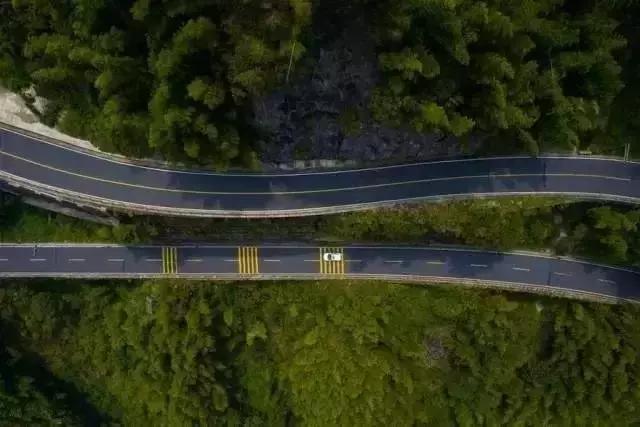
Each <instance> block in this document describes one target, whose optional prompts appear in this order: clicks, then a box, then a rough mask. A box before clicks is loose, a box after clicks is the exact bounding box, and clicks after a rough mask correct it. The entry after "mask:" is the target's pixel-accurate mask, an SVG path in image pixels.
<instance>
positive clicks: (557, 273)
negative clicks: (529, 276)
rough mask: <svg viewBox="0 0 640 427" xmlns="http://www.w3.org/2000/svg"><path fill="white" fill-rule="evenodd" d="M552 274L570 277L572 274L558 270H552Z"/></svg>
mask: <svg viewBox="0 0 640 427" xmlns="http://www.w3.org/2000/svg"><path fill="white" fill-rule="evenodd" d="M553 274H555V275H556V276H562V277H571V276H572V274H571V273H561V272H559V271H554V272H553Z"/></svg>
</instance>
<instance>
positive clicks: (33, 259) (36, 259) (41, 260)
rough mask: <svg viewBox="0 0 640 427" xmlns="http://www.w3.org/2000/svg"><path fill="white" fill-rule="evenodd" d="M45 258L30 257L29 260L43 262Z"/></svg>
mask: <svg viewBox="0 0 640 427" xmlns="http://www.w3.org/2000/svg"><path fill="white" fill-rule="evenodd" d="M46 260H47V259H46V258H31V259H30V260H29V261H31V262H45V261H46Z"/></svg>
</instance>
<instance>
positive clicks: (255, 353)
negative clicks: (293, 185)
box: [0, 281, 640, 426]
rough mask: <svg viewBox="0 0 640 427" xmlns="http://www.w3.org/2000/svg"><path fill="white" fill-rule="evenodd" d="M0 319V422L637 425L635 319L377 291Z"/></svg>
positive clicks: (45, 302)
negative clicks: (32, 371)
mask: <svg viewBox="0 0 640 427" xmlns="http://www.w3.org/2000/svg"><path fill="white" fill-rule="evenodd" d="M132 285H133V286H132ZM0 304H1V305H2V307H3V309H2V311H1V312H0V332H1V333H2V336H3V337H7V338H6V340H5V341H4V342H2V344H3V345H5V346H6V347H7V348H8V350H3V351H5V352H7V351H10V352H11V354H12V355H13V356H12V358H8V359H2V360H0V408H3V409H5V411H4V412H3V411H0V424H1V423H4V422H5V421H7V418H6V414H9V413H16V414H18V413H19V412H17V411H18V410H22V411H23V413H25V414H26V415H25V418H24V419H25V420H33V423H35V424H40V423H45V424H46V422H47V421H50V423H51V424H53V423H56V422H57V423H59V422H62V423H63V424H65V425H67V426H73V425H82V424H83V423H84V424H87V423H88V420H87V414H90V415H91V416H92V417H93V419H94V420H95V419H103V420H105V423H104V424H109V423H108V422H107V421H111V422H112V423H113V424H115V425H136V426H137V425H154V426H175V425H244V426H285V425H304V426H334V425H349V426H376V425H380V426H384V425H394V426H412V425H436V426H444V425H451V426H456V425H459V426H471V425H521V426H539V425H575V426H581V425H589V426H611V425H616V426H628V425H634V424H633V423H637V422H638V421H640V412H639V408H638V406H637V403H638V401H639V400H640V384H639V381H640V358H639V356H638V355H639V354H640V323H639V322H640V312H639V311H638V309H637V307H635V306H624V305H621V306H608V305H597V304H585V303H580V302H572V301H567V300H554V299H547V298H538V299H524V298H523V297H521V296H518V295H516V294H511V295H501V294H497V293H493V292H481V291H477V290H476V291H470V290H462V289H460V288H455V285H452V286H450V287H448V288H441V289H439V288H435V289H425V288H421V287H414V286H403V285H395V284H385V283H379V282H372V281H370V282H330V281H329V282H327V281H325V282H315V283H307V284H305V285H304V286H302V285H301V284H300V283H295V282H291V283H282V282H280V283H262V284H259V285H248V286H240V285H238V284H221V285H216V284H212V283H204V282H201V283H194V282H191V283H184V282H179V281H170V282H169V281H164V282H151V281H147V282H134V283H130V284H124V283H119V284H118V283H114V282H111V283H109V282H102V283H98V284H95V285H92V284H90V283H65V282H61V281H48V282H43V281H40V282H31V283H30V284H27V283H25V282H17V281H16V282H14V283H6V284H5V286H4V287H3V288H2V289H0ZM0 355H2V354H0ZM16 359H22V360H24V361H26V362H28V361H29V360H33V359H35V360H41V363H42V365H43V366H45V367H46V375H44V374H41V375H39V376H38V377H37V378H36V377H35V376H33V375H32V377H31V379H29V376H28V375H29V371H28V370H26V369H21V370H16V369H15V368H12V366H11V364H12V363H15V362H12V361H11V360H16ZM14 366H15V365H14ZM2 380H4V381H5V384H6V385H9V386H10V387H14V388H15V387H19V389H20V393H19V394H18V395H17V396H16V397H14V396H15V394H13V393H11V394H10V393H6V392H5V390H3V389H2ZM56 380H57V382H56ZM61 381H64V383H65V384H66V387H63V385H62V383H61ZM16 383H17V384H18V385H13V386H12V385H11V384H16ZM6 385H5V387H6ZM63 391H64V392H63ZM3 405H4V406H3ZM20 408H23V409H20ZM3 416H4V417H5V418H3ZM27 416H28V417H31V418H27ZM38 417H39V418H38ZM46 417H49V418H46ZM9 421H11V418H9ZM9 424H11V423H9ZM94 425H95V424H94Z"/></svg>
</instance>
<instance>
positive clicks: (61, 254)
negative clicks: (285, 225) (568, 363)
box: [0, 244, 640, 302]
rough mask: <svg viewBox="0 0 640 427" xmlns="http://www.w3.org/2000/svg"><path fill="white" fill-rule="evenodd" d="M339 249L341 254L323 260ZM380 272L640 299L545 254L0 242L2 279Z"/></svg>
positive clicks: (636, 276) (603, 275)
mask: <svg viewBox="0 0 640 427" xmlns="http://www.w3.org/2000/svg"><path fill="white" fill-rule="evenodd" d="M325 253H339V254H341V255H342V260H341V261H325V260H324V256H323V255H324V254H325ZM1 277H4V278H7V277H69V278H136V277H137V278H140V277H179V278H202V279H204V278H208V279H234V280H235V279H275V278H295V279H306V278H329V279H330V278H335V279H339V278H345V277H347V278H377V279H392V280H403V279H405V280H407V279H409V280H414V281H424V282H429V281H438V282H459V283H468V284H488V285H493V286H498V287H506V288H509V289H515V290H518V291H524V292H546V293H549V292H550V293H555V294H561V295H567V296H573V297H579V298H586V299H593V300H607V301H618V302H619V301H630V302H640V271H637V270H631V269H620V268H614V267H610V266H603V265H598V264H591V263H587V262H583V261H578V260H571V259H564V258H556V257H547V256H544V255H540V254H521V253H500V252H485V251H476V250H471V249H457V248H456V249H452V248H433V247H403V246H400V247H392V246H356V245H353V246H344V247H333V248H323V247H315V246H306V245H264V246H248V247H247V246H243V247H238V246H228V245H213V246H209V245H199V246H174V247H162V246H118V245H86V244H83V245H56V244H38V245H35V244H0V278H1Z"/></svg>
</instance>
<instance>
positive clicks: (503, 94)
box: [0, 0, 640, 166]
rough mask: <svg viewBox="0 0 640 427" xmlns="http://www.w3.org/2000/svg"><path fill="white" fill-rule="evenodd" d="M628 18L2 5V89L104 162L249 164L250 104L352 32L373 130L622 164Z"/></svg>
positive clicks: (171, 4) (590, 11) (561, 10)
mask: <svg viewBox="0 0 640 427" xmlns="http://www.w3.org/2000/svg"><path fill="white" fill-rule="evenodd" d="M639 13H640V10H639V6H638V3H637V2H633V1H629V2H627V1H608V2H602V1H597V0H587V1H581V2H575V1H574V2H570V1H566V0H526V1H494V0H491V1H483V2H477V1H473V0H458V1H449V0H428V1H419V2H418V1H412V0H400V1H398V0H383V1H378V0H357V1H353V2H350V3H348V4H345V3H344V2H336V1H333V0H317V1H315V2H311V1H310V0H275V1H262V0H241V1H237V2H232V1H220V0H203V1H196V2H184V1H174V0H126V1H124V2H122V1H120V2H116V1H111V0H73V1H72V0H67V1H60V2H52V1H45V0H13V1H5V2H2V3H0V81H1V82H3V83H4V84H5V85H7V86H9V87H10V88H12V89H14V90H24V89H27V88H29V87H33V88H34V89H35V92H36V93H37V94H39V95H42V96H44V97H45V98H47V99H48V100H49V101H50V102H49V103H48V105H47V107H46V109H45V111H44V116H45V118H46V119H47V120H48V121H49V122H50V123H56V124H57V125H58V126H59V127H60V128H62V129H63V130H64V131H67V132H69V133H71V134H74V135H79V136H83V137H86V138H89V139H90V140H92V141H93V142H94V143H96V144H97V145H98V146H99V147H101V148H103V149H105V150H108V151H117V152H121V153H125V154H128V155H138V156H140V155H151V154H153V153H159V154H162V155H163V156H164V157H165V158H168V159H171V160H192V161H199V162H203V163H207V164H210V165H216V166H227V165H229V164H230V163H232V162H238V161H244V163H245V164H249V163H253V162H254V161H255V160H256V159H255V156H254V155H253V154H252V151H251V149H250V148H251V147H250V146H251V141H253V140H254V139H255V134H254V133H253V132H252V131H251V130H250V129H251V126H250V123H251V116H252V108H253V107H252V105H253V101H255V100H257V98H258V97H260V96H261V95H264V94H266V93H269V92H270V91H274V90H275V89H276V88H277V87H278V86H279V85H282V84H284V83H285V82H286V81H288V78H289V74H290V71H291V66H292V65H294V64H295V63H296V62H298V61H299V60H300V59H301V58H302V57H303V56H305V54H307V58H309V59H310V60H309V61H307V63H308V64H310V68H313V60H314V58H315V56H314V55H317V52H318V51H319V50H321V49H322V46H323V45H322V43H323V38H322V37H321V36H320V35H319V34H320V33H324V28H325V27H328V28H334V25H333V23H335V22H343V23H345V25H348V20H349V19H350V18H348V17H360V18H362V19H364V20H365V21H366V25H367V26H368V27H365V31H368V32H370V33H372V34H375V37H374V38H375V41H374V43H375V49H376V51H377V56H378V64H377V67H378V71H379V73H380V74H381V80H380V82H379V84H378V87H377V88H376V89H375V90H374V93H373V95H372V96H371V99H370V105H369V108H370V110H371V111H370V112H371V113H372V115H373V116H374V117H375V118H376V119H377V120H379V121H380V122H383V123H385V124H390V125H392V126H395V127H402V128H405V127H406V128H412V129H414V130H416V131H418V132H423V133H432V132H435V133H442V134H447V135H456V136H465V135H470V134H476V135H478V134H481V135H486V136H489V137H490V138H489V145H488V146H489V147H491V146H496V147H498V148H499V150H500V151H502V152H504V151H512V150H522V149H527V150H529V151H530V152H532V153H537V152H539V151H540V150H545V149H546V150H549V149H567V150H568V149H580V148H581V149H588V148H589V149H592V150H598V151H608V152H615V153H617V154H621V153H622V150H621V146H622V145H623V144H625V143H632V144H634V145H637V144H636V141H637V140H638V132H639V130H640V126H639V125H638V119H637V117H638V116H639V114H638V113H639V112H640V104H638V98H639V97H638V96H637V92H638V91H637V89H638V83H637V72H638V62H639V60H638V58H639V57H640V55H639V54H638V52H639V50H638V47H639V46H638V42H637V40H638V39H640V38H639V37H638V35H639V34H638V30H637V28H638V26H637V22H638V17H639V16H640V15H639ZM316 15H319V17H317V16H316ZM323 20H324V21H326V22H323ZM312 22H313V25H314V27H313V28H312V27H311V26H310V25H311V23H312ZM336 31H338V29H336ZM334 36H335V35H334ZM325 38H326V37H325ZM305 44H306V45H310V47H312V49H310V50H307V48H306V47H305ZM346 45H348V41H346ZM293 68H294V69H295V67H293ZM307 68H309V67H307ZM28 93H32V92H28ZM273 113H274V114H275V113H276V112H275V111H274V112H273ZM343 113H345V114H347V113H349V112H343ZM351 113H354V112H353V111H351ZM352 115H353V114H352ZM358 115H359V114H356V115H355V116H356V117H357V116H358ZM310 119H313V118H310ZM357 127H358V126H353V123H352V124H351V125H349V126H347V127H346V128H345V129H344V131H345V132H346V133H350V132H351V130H349V129H351V128H357ZM347 128H349V129H347Z"/></svg>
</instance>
